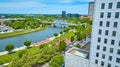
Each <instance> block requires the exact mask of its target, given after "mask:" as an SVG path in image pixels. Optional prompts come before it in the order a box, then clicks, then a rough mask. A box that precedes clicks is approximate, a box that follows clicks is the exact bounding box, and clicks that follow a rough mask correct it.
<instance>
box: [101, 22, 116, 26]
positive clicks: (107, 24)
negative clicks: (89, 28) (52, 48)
mask: <svg viewBox="0 0 120 67" xmlns="http://www.w3.org/2000/svg"><path fill="white" fill-rule="evenodd" d="M99 26H103V21H100V22H99ZM117 26H118V22H114V23H113V27H117ZM106 27H110V22H109V21H107V22H106Z"/></svg>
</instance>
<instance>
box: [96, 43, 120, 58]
mask: <svg viewBox="0 0 120 67" xmlns="http://www.w3.org/2000/svg"><path fill="white" fill-rule="evenodd" d="M97 50H100V46H99V45H97ZM102 50H103V51H106V50H107V47H105V46H104V47H103V48H102ZM113 51H114V49H113V48H110V49H109V52H110V53H113ZM117 55H120V49H118V50H117ZM96 56H98V55H96Z"/></svg>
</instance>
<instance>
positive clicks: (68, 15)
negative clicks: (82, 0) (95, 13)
mask: <svg viewBox="0 0 120 67" xmlns="http://www.w3.org/2000/svg"><path fill="white" fill-rule="evenodd" d="M67 17H68V18H72V17H76V18H79V17H80V15H79V14H71V13H68V14H67Z"/></svg>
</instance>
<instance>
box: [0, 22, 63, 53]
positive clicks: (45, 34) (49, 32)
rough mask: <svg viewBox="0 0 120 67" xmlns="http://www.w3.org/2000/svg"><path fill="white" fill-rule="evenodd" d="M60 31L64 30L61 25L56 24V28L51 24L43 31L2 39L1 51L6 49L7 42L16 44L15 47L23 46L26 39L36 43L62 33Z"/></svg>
mask: <svg viewBox="0 0 120 67" xmlns="http://www.w3.org/2000/svg"><path fill="white" fill-rule="evenodd" d="M60 31H62V28H61V25H59V24H58V25H57V24H56V28H52V27H51V26H50V27H48V28H47V29H45V30H42V31H38V32H33V33H29V34H25V35H19V36H15V37H10V38H5V39H0V52H2V51H4V48H5V46H6V45H7V44H14V46H15V48H18V47H21V46H23V44H24V41H25V40H31V42H32V43H35V42H38V41H41V40H44V39H46V38H50V37H52V36H54V33H60Z"/></svg>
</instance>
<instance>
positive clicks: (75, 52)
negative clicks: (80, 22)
mask: <svg viewBox="0 0 120 67" xmlns="http://www.w3.org/2000/svg"><path fill="white" fill-rule="evenodd" d="M69 53H71V54H73V55H75V56H78V57H82V58H85V59H89V52H88V51H86V50H82V49H77V48H72V49H71V50H70V51H69Z"/></svg>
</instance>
